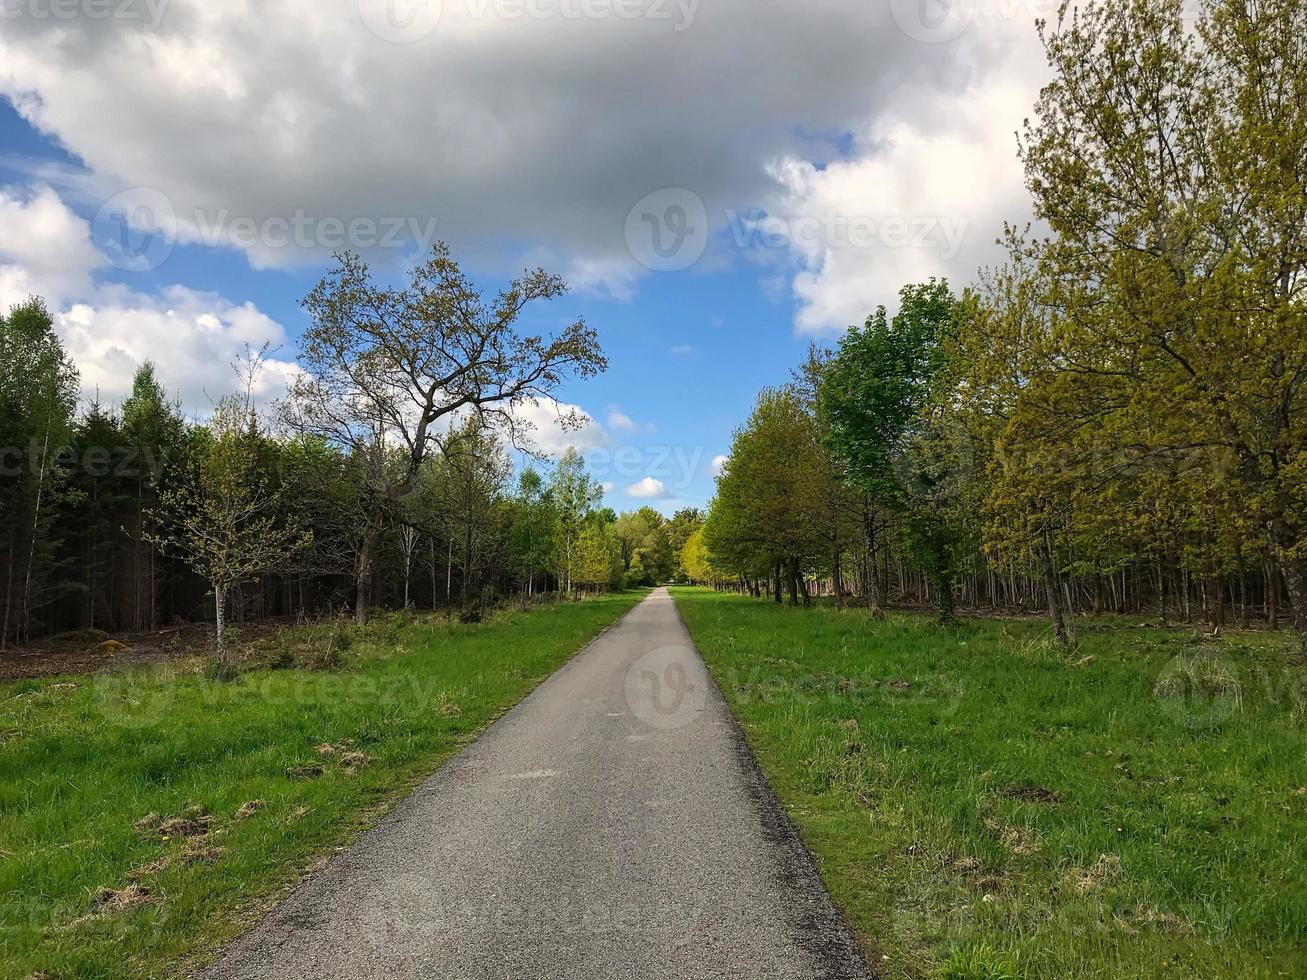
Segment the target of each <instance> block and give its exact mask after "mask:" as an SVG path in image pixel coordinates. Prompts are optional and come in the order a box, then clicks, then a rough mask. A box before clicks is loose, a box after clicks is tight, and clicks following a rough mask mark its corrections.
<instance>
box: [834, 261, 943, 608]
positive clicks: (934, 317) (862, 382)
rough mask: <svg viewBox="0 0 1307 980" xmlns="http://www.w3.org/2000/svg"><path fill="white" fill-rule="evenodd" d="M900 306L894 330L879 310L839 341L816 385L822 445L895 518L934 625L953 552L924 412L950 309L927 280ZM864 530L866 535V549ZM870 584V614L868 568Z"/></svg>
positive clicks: (938, 287) (906, 292) (871, 529)
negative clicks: (923, 580) (924, 580)
mask: <svg viewBox="0 0 1307 980" xmlns="http://www.w3.org/2000/svg"><path fill="white" fill-rule="evenodd" d="M899 301H900V305H899V313H898V314H897V315H896V316H895V317H894V318H893V320H891V319H890V318H889V315H888V313H887V311H886V310H885V308H884V307H881V308H880V309H879V310H877V311H876V313H875V315H873V316H872V317H870V318H868V320H867V322H866V323H865V324H864V325H863V326H862V327H861V328H852V329H850V330H849V332H848V333H847V334H846V335H845V336H844V337H843V338H842V339H841V341H840V345H839V351H838V353H837V354H836V356H835V358H834V359H833V360H832V361H831V363H830V364H829V365H828V366H827V368H826V371H825V376H824V380H823V382H822V394H823V397H824V401H825V403H826V407H827V413H828V417H829V429H828V436H827V438H828V440H829V442H830V444H831V445H832V446H833V447H834V448H835V450H836V451H837V452H838V453H839V454H840V456H841V457H842V458H843V459H844V461H845V464H846V466H847V473H848V478H849V479H850V480H852V481H853V482H854V483H855V484H856V485H857V486H858V487H859V488H861V489H862V490H863V491H865V492H866V493H867V494H868V495H869V496H870V497H871V498H872V499H873V500H874V501H875V502H876V503H877V504H878V505H879V506H881V507H884V508H886V509H888V510H890V511H892V512H894V513H896V514H898V515H900V516H901V517H902V519H903V521H904V540H905V543H906V544H907V546H908V548H909V550H911V551H912V553H913V554H914V555H915V557H916V558H917V560H918V561H919V562H920V564H921V567H922V569H923V570H924V571H925V572H926V574H927V576H928V577H929V579H930V581H931V584H932V586H933V588H934V593H935V600H936V602H937V604H938V606H939V614H940V620H941V622H944V623H948V622H951V621H952V620H953V619H954V612H953V587H954V579H955V576H956V571H957V562H956V557H957V554H958V551H959V549H958V547H957V542H956V540H955V538H956V535H955V534H954V529H953V527H952V526H951V524H950V522H949V521H948V519H947V515H948V512H949V511H948V507H947V503H946V502H945V501H944V500H943V499H942V491H943V489H944V486H945V481H944V476H945V472H943V471H941V469H940V464H941V462H943V461H942V459H941V457H940V454H939V453H938V450H937V447H936V448H934V449H932V448H931V443H932V442H934V441H935V440H936V438H937V437H938V436H939V435H940V434H941V433H940V430H939V429H938V428H937V427H934V426H933V423H932V417H931V413H930V411H929V409H930V406H931V399H932V394H933V392H934V390H935V389H934V382H935V376H936V373H937V372H938V370H939V368H940V365H941V363H942V356H943V355H942V347H941V345H942V343H943V341H944V339H945V338H946V337H947V336H948V335H949V334H950V333H951V331H952V329H953V324H954V316H955V310H956V303H955V301H954V299H953V295H952V293H951V292H950V291H949V288H948V284H947V283H945V282H941V281H938V280H934V279H932V280H931V281H930V282H928V283H924V284H921V285H915V286H905V287H904V288H903V290H902V291H901V293H900V294H899ZM871 520H872V518H870V517H869V518H868V521H869V523H868V525H867V532H866V533H867V537H868V540H869V541H874V535H875V533H876V529H875V526H874V525H873V524H871V523H870V521H871ZM873 550H874V545H873ZM873 566H874V563H873ZM872 582H873V593H872V601H873V605H875V604H878V601H879V592H880V586H879V583H878V582H877V576H876V574H875V571H874V567H873V573H872Z"/></svg>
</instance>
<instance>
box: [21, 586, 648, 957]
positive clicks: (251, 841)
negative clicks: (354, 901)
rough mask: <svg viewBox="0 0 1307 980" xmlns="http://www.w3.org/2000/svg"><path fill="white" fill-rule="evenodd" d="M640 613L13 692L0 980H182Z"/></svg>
mask: <svg viewBox="0 0 1307 980" xmlns="http://www.w3.org/2000/svg"><path fill="white" fill-rule="evenodd" d="M640 598H643V593H638V594H637V593H625V594H618V595H613V596H606V597H602V598H597V599H592V600H587V601H585V602H582V603H570V604H562V605H557V606H544V607H541V608H539V609H536V610H533V611H530V612H526V613H500V614H496V615H495V616H494V617H493V618H492V619H490V620H488V621H487V622H486V623H484V624H481V625H479V626H472V627H469V626H460V625H454V624H450V623H447V622H445V621H444V620H435V619H430V620H417V621H411V620H409V619H408V618H406V617H403V616H392V617H389V618H386V619H384V620H382V621H380V622H378V623H376V624H374V625H373V626H371V627H368V628H367V629H366V630H363V631H358V632H353V631H348V630H347V631H346V632H344V633H342V632H341V631H340V630H339V629H335V630H332V635H331V636H330V637H329V638H328V640H329V642H328V643H327V644H326V647H325V649H326V651H327V655H326V657H325V660H326V664H325V665H326V666H330V667H331V668H334V669H331V670H306V669H303V668H300V667H283V669H259V670H251V671H248V672H246V673H244V674H242V675H241V676H240V678H239V679H238V680H236V681H234V682H232V683H225V684H224V683H219V682H216V681H212V680H209V679H208V678H207V677H206V676H205V675H204V674H203V672H202V668H201V667H200V665H198V664H176V663H174V664H166V665H160V666H157V667H153V668H150V669H147V670H143V671H132V672H116V673H113V674H105V675H99V676H96V677H91V678H82V677H72V678H62V679H60V678H56V679H51V680H48V681H23V682H19V683H15V684H8V685H4V686H0V773H3V779H2V780H0V976H4V977H11V976H12V977H23V976H27V975H32V974H35V975H37V976H47V977H161V976H176V975H181V974H184V973H186V972H188V971H189V970H190V969H192V968H193V967H194V966H196V965H197V964H198V963H200V962H202V961H203V960H205V959H206V958H207V957H209V956H211V955H212V954H213V953H214V952H215V951H216V950H218V949H219V948H220V947H221V946H222V945H223V944H224V943H225V942H226V941H228V940H230V939H231V938H233V937H234V936H236V935H237V934H238V933H239V932H240V931H242V929H243V928H245V927H247V926H248V925H250V924H251V923H252V922H253V921H254V919H255V918H256V917H257V916H258V914H259V913H260V912H261V911H263V910H264V909H266V908H267V907H268V905H269V904H270V903H271V902H272V901H273V900H274V899H275V898H277V897H279V896H280V895H282V894H284V893H285V891H286V890H287V889H289V888H290V887H292V886H293V884H294V883H295V882H296V881H297V880H298V878H299V876H300V874H301V873H302V872H303V871H304V870H305V869H306V868H307V867H308V866H309V865H310V864H311V863H312V861H313V860H314V859H315V858H316V857H319V856H321V855H323V854H324V853H326V852H328V851H329V850H330V849H331V848H332V847H340V846H344V845H346V844H348V842H349V841H350V840H351V839H352V838H353V837H354V836H355V835H356V834H357V833H358V832H359V831H360V830H361V829H362V828H364V827H366V826H369V825H370V824H372V823H374V822H375V821H376V820H377V819H378V818H379V817H380V816H381V815H382V814H383V813H384V812H385V811H386V810H387V809H389V807H390V806H391V805H392V804H393V803H394V802H396V801H397V800H398V799H399V798H400V797H401V796H402V795H403V794H404V793H405V792H406V791H407V790H408V789H410V788H411V787H412V786H413V785H414V784H415V783H416V782H418V781H420V780H421V779H422V778H423V777H425V776H426V775H427V774H429V773H431V772H432V771H433V770H435V769H436V768H437V767H438V766H439V765H440V763H441V762H443V761H444V760H445V759H446V758H448V757H449V756H450V755H452V754H453V753H454V752H456V751H457V750H458V749H459V748H460V747H461V746H462V745H464V744H466V743H467V742H468V741H470V740H471V739H472V738H474V737H475V736H476V734H477V733H478V732H480V731H481V730H482V729H483V728H484V727H485V726H486V725H487V724H488V723H490V722H491V721H492V720H494V718H496V717H497V716H498V715H499V714H500V713H502V712H503V711H504V710H505V709H506V708H508V707H509V706H511V705H512V704H514V703H516V702H517V701H518V700H520V699H521V698H522V697H524V696H525V695H526V694H527V693H529V692H530V691H531V690H532V688H534V687H535V686H536V685H537V684H538V683H539V682H540V681H541V680H543V679H544V678H545V677H547V676H549V675H550V674H551V673H553V672H554V671H555V670H556V669H557V668H558V667H560V666H561V665H562V664H564V663H565V662H566V661H567V660H568V659H569V658H570V657H571V656H572V655H573V654H574V653H575V652H576V651H577V650H578V649H580V648H581V647H582V646H584V645H585V643H586V642H587V641H589V640H590V639H591V638H593V637H594V636H595V635H596V634H597V633H599V632H600V631H601V630H602V629H603V628H605V627H607V626H609V625H610V624H612V623H613V622H615V621H616V620H617V619H618V618H619V617H621V616H622V615H623V614H625V613H626V612H627V611H628V610H629V609H630V608H631V607H632V606H634V605H635V603H636V602H637V601H638V600H639V599H640ZM297 637H298V638H299V639H302V636H298V635H297V634H296V633H294V632H293V631H292V632H288V633H287V634H285V637H284V639H283V640H277V641H273V642H272V643H271V644H270V645H269V646H268V648H266V649H262V650H260V651H259V652H258V656H259V657H261V658H262V659H263V661H264V662H267V663H274V664H280V665H286V664H295V663H299V662H303V658H302V657H299V655H298V653H297V650H296V645H297V642H298V639H297ZM314 646H315V649H317V650H319V651H321V650H322V649H323V646H322V644H315V645H314Z"/></svg>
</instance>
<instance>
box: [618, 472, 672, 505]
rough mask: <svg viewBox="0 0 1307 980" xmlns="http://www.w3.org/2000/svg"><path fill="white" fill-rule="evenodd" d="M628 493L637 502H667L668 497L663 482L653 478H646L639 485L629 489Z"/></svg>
mask: <svg viewBox="0 0 1307 980" xmlns="http://www.w3.org/2000/svg"><path fill="white" fill-rule="evenodd" d="M626 492H627V493H628V494H630V495H631V496H632V497H634V498H636V499H637V500H665V499H666V498H667V497H668V493H667V487H666V486H665V485H664V484H663V481H662V480H655V479H654V478H653V477H652V476H646V477H645V478H644V479H643V480H641V481H640V482H639V483H636V484H634V485H632V486H629V487H627V488H626Z"/></svg>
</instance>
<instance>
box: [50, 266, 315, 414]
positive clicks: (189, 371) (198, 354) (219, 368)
mask: <svg viewBox="0 0 1307 980" xmlns="http://www.w3.org/2000/svg"><path fill="white" fill-rule="evenodd" d="M55 326H56V329H57V331H58V333H59V335H60V336H61V337H62V338H63V341H64V344H65V346H66V348H67V350H68V353H69V355H70V356H71V357H72V359H73V361H74V363H75V364H76V365H77V367H78V370H79V371H80V373H81V378H82V391H83V393H84V395H85V396H86V397H90V396H92V395H96V394H98V396H99V397H100V398H101V400H103V401H108V402H113V401H118V400H120V399H122V398H123V397H125V396H126V395H127V394H128V393H129V392H130V391H131V384H132V375H133V374H134V373H135V371H136V369H137V368H138V367H140V366H141V364H143V363H144V362H145V361H147V360H148V361H153V362H154V363H155V365H156V366H157V368H158V376H159V380H160V382H162V383H163V385H164V386H165V387H166V388H168V390H170V391H172V392H175V393H177V394H178V395H179V396H180V397H181V399H182V404H183V406H184V407H185V408H186V410H187V411H189V412H190V413H192V414H196V415H206V414H207V413H208V412H209V410H210V409H211V408H212V405H213V403H214V402H215V401H217V399H219V398H220V397H222V396H223V395H225V394H228V393H229V392H231V391H232V390H234V389H235V388H236V387H237V384H238V377H237V373H236V370H235V368H234V367H233V365H234V364H235V363H236V362H237V361H239V360H241V359H242V357H243V355H244V353H245V349H246V347H247V346H248V347H249V348H250V349H251V350H253V351H258V350H259V349H260V348H261V347H262V346H263V345H264V344H269V345H271V347H272V348H274V349H276V348H282V347H283V346H284V345H285V343H286V333H285V331H284V330H283V329H282V327H281V324H279V323H277V322H276V321H275V320H273V319H271V318H270V317H268V316H267V315H266V314H264V313H262V312H260V311H259V310H258V309H257V308H256V307H255V306H254V305H253V304H251V303H241V304H234V303H231V302H229V301H228V300H226V299H224V298H223V297H221V296H218V295H216V294H213V293H200V292H196V291H194V290H191V289H187V288H185V287H184V286H171V287H169V288H167V289H165V290H163V291H162V292H161V293H160V294H159V295H157V296H146V295H142V294H140V293H134V292H130V291H128V290H125V289H122V288H107V289H101V290H98V291H96V292H95V293H94V294H93V295H92V297H91V299H90V300H88V301H86V302H76V303H73V304H72V305H71V306H69V307H68V308H67V309H66V310H63V311H60V312H59V313H58V314H56V317H55ZM285 357H286V355H285V352H284V351H282V353H281V354H280V355H278V354H276V353H275V352H274V353H272V354H271V356H270V357H269V358H268V360H266V361H265V362H264V364H263V370H262V372H261V373H260V374H259V376H258V379H257V383H256V387H255V391H254V394H255V396H256V398H257V399H258V400H259V401H260V402H262V403H264V404H266V403H269V402H271V401H273V400H274V399H276V398H278V397H280V396H281V395H282V394H283V393H284V392H285V388H286V384H287V382H288V381H289V380H290V378H291V377H293V376H294V375H295V374H296V373H297V371H298V370H299V369H298V367H297V366H296V365H295V363H294V362H293V360H288V359H285Z"/></svg>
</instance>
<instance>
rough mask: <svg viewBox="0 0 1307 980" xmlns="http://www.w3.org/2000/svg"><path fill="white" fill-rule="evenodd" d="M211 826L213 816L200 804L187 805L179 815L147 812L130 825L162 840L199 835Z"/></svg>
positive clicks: (140, 832)
mask: <svg viewBox="0 0 1307 980" xmlns="http://www.w3.org/2000/svg"><path fill="white" fill-rule="evenodd" d="M212 826H213V817H211V816H209V814H207V813H205V812H204V808H203V807H200V806H191V807H187V808H186V809H185V810H184V811H182V814H181V816H179V817H163V816H160V815H159V814H157V813H147V814H146V815H145V816H143V817H141V819H140V820H137V821H136V823H135V824H133V825H132V829H133V830H135V831H136V832H137V833H138V834H156V835H158V836H159V837H161V838H162V839H164V840H171V839H173V838H176V837H200V836H202V835H204V834H207V833H208V832H209V830H210V828H212Z"/></svg>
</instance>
